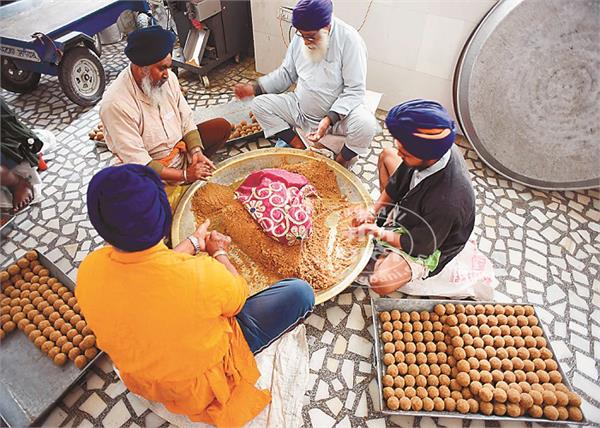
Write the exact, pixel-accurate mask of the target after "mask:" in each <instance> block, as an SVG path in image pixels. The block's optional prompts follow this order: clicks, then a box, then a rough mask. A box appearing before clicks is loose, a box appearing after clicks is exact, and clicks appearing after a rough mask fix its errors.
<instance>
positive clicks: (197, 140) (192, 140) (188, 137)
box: [182, 129, 204, 153]
mask: <svg viewBox="0 0 600 428" xmlns="http://www.w3.org/2000/svg"><path fill="white" fill-rule="evenodd" d="M182 139H183V141H185V148H186V149H187V152H188V153H191V151H192V149H194V148H196V147H200V148H201V149H202V150H204V145H203V144H202V138H201V137H200V132H198V130H197V129H194V130H192V131H190V132H188V133H187V134H185V135H184V136H183V138H182Z"/></svg>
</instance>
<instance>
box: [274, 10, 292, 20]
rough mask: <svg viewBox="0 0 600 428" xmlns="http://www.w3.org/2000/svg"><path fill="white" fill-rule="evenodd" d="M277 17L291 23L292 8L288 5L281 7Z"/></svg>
mask: <svg viewBox="0 0 600 428" xmlns="http://www.w3.org/2000/svg"><path fill="white" fill-rule="evenodd" d="M277 19H279V20H281V21H284V22H289V23H290V24H291V23H292V8H291V7H286V6H281V7H279V13H278V14H277Z"/></svg>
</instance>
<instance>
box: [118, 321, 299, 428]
mask: <svg viewBox="0 0 600 428" xmlns="http://www.w3.org/2000/svg"><path fill="white" fill-rule="evenodd" d="M308 361H309V355H308V343H307V342H306V327H305V326H304V324H300V325H299V326H298V327H296V328H295V329H294V330H292V331H290V332H288V333H286V334H284V335H283V336H281V337H280V338H279V339H277V340H276V341H275V342H273V343H272V344H271V345H269V347H268V348H266V349H265V350H263V351H261V352H260V353H259V354H258V355H256V364H257V366H258V370H259V371H260V373H261V376H260V378H259V379H258V381H257V383H256V387H257V388H259V389H269V390H270V391H271V396H272V401H271V404H269V405H268V406H267V407H265V408H264V410H263V411H262V412H261V413H260V414H259V415H258V416H257V417H256V418H254V419H253V420H251V421H250V422H248V423H247V424H246V425H245V427H246V428H263V427H278V428H295V427H299V426H301V425H302V423H303V420H302V400H300V399H298V397H303V396H304V394H305V392H306V388H307V385H308ZM115 371H117V370H116V369H115ZM117 374H118V371H117ZM130 395H131V396H130ZM130 395H128V396H127V399H128V400H129V401H130V402H131V404H132V405H133V406H134V407H135V408H149V409H150V410H152V411H153V412H154V413H155V414H156V415H158V416H160V417H161V418H163V419H164V420H166V421H167V422H170V423H171V424H173V425H176V426H178V427H186V428H208V427H209V426H210V425H207V424H204V423H194V422H191V421H190V420H189V419H188V417H187V416H185V415H178V414H175V413H171V412H170V411H168V410H167V409H166V408H165V406H164V405H162V404H161V403H157V402H153V401H148V400H146V399H144V398H142V397H140V396H137V395H135V394H130Z"/></svg>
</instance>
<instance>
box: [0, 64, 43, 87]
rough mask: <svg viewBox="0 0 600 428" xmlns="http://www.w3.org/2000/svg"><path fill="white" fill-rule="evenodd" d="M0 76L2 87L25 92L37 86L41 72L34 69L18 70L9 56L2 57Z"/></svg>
mask: <svg viewBox="0 0 600 428" xmlns="http://www.w3.org/2000/svg"><path fill="white" fill-rule="evenodd" d="M1 76H2V79H1V82H0V83H1V84H2V87H3V88H4V89H6V90H8V91H11V92H17V93H19V94H25V93H27V92H31V91H33V90H34V89H35V88H37V86H38V84H39V83H40V77H41V74H40V73H36V72H34V71H27V70H20V69H18V68H17V66H16V65H15V63H14V62H13V61H12V60H11V59H10V58H7V57H3V58H2V67H1Z"/></svg>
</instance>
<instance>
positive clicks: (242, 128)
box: [229, 112, 262, 140]
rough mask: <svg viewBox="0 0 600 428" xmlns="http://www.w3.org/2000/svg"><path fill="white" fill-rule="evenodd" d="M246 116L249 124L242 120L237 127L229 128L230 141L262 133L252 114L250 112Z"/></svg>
mask: <svg viewBox="0 0 600 428" xmlns="http://www.w3.org/2000/svg"><path fill="white" fill-rule="evenodd" d="M248 116H249V117H250V123H248V122H247V121H245V120H242V121H241V122H240V123H238V124H237V125H232V126H231V135H230V136H229V139H230V140H235V139H236V138H241V137H247V136H248V135H253V134H256V133H258V132H260V131H262V128H261V126H260V125H259V123H258V121H257V120H256V117H254V113H252V112H250V113H249V114H248Z"/></svg>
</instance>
